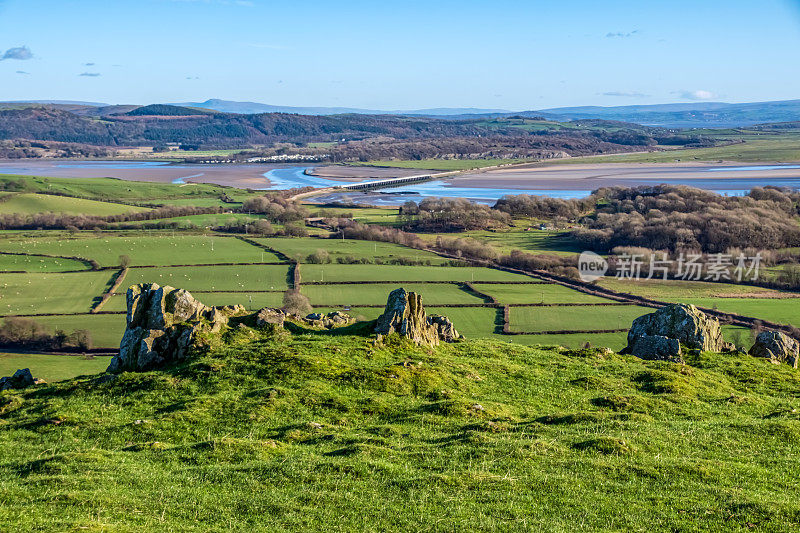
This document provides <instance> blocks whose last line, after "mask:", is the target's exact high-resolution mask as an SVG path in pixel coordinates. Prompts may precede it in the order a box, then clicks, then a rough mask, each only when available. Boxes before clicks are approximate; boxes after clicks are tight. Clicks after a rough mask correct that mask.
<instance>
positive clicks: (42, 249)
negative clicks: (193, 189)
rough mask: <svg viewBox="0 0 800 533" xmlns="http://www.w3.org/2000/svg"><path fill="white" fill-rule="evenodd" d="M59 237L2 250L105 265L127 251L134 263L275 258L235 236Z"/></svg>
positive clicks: (5, 245)
mask: <svg viewBox="0 0 800 533" xmlns="http://www.w3.org/2000/svg"><path fill="white" fill-rule="evenodd" d="M156 235H157V236H147V235H142V236H128V237H117V236H114V235H113V234H108V233H105V234H101V235H100V236H83V235H81V236H77V237H66V238H64V237H59V238H54V239H41V238H20V239H13V240H12V239H6V240H2V241H0V251H6V252H23V253H33V254H37V253H38V254H48V255H61V256H72V257H83V258H86V259H94V260H95V261H97V262H98V263H100V265H102V266H116V265H119V256H120V255H127V256H128V257H130V259H131V265H134V266H136V265H175V264H183V265H192V264H213V263H253V262H274V261H278V260H279V259H278V258H277V257H276V256H275V255H274V254H271V253H270V252H268V251H266V250H263V249H261V248H259V247H257V246H253V245H251V244H248V243H246V242H243V241H241V240H239V239H236V238H234V237H219V236H206V235H181V234H177V235H175V236H173V234H172V233H168V232H162V233H160V234H158V233H157V234H156Z"/></svg>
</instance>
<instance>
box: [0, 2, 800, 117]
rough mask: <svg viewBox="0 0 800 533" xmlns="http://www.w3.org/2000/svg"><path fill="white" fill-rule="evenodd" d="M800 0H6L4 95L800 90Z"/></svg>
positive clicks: (509, 103)
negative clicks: (799, 51)
mask: <svg viewBox="0 0 800 533" xmlns="http://www.w3.org/2000/svg"><path fill="white" fill-rule="evenodd" d="M798 50H800V0H759V1H757V2H756V1H753V0H691V1H686V0H670V1H666V0H664V1H662V0H638V1H615V0H605V1H602V2H599V1H596V0H591V1H584V0H574V1H571V0H560V1H557V0H554V1H551V0H546V1H545V0H527V1H524V0H491V1H473V0H460V1H450V0H423V1H418V0H405V1H394V0H383V1H381V0H373V1H350V0H339V1H321V0H291V1H285V0H284V1H272V0H136V1H128V0H102V1H95V0H0V101H9V100H50V99H55V100H81V101H91V102H103V103H115V104H116V103H128V104H147V103H155V102H186V101H189V102H192V101H194V102H196V101H204V100H206V99H208V98H220V99H225V100H238V101H255V102H263V103H269V104H274V105H289V106H341V107H358V108H366V109H383V110H399V109H421V108H432V107H479V108H492V109H508V110H514V111H521V110H531V109H544V108H550V107H560V106H580V105H602V106H614V105H631V104H652V103H668V102H691V101H725V102H750V101H767V100H788V99H797V98H800V68H798V67H800V54H798Z"/></svg>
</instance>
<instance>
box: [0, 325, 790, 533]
mask: <svg viewBox="0 0 800 533" xmlns="http://www.w3.org/2000/svg"><path fill="white" fill-rule="evenodd" d="M353 333H356V331H355V330H353ZM226 340H227V343H226V344H224V345H221V346H220V347H218V348H215V349H212V350H211V351H210V352H209V353H207V354H206V355H202V356H198V357H195V358H193V359H191V360H189V361H188V362H187V363H186V364H184V365H182V366H180V367H177V368H172V369H169V370H166V371H159V372H149V373H141V374H136V373H126V374H122V375H120V376H119V377H118V378H117V379H116V380H114V381H111V382H106V383H98V381H97V378H98V376H84V377H79V378H76V379H73V380H69V381H64V382H60V383H52V384H47V385H43V386H37V387H35V388H32V389H28V390H25V391H7V392H4V393H0V530H15V531H34V530H35V531H70V530H88V531H231V530H234V531H245V530H247V531H250V530H264V531H277V530H283V529H290V530H303V531H353V530H367V531H386V530H416V531H419V530H424V531H453V530H463V531H475V530H494V531H517V530H531V531H543V530H545V531H598V530H599V531H645V530H646V531H664V530H672V531H690V530H691V531H696V530H700V531H744V530H751V529H755V530H761V531H795V530H797V528H798V527H800V504H798V502H797V497H796V494H797V488H798V480H800V463H799V462H798V461H797V458H796V449H797V446H798V444H800V411H798V410H797V409H798V408H800V398H798V395H799V394H800V374H798V373H797V371H794V370H792V369H791V368H789V367H788V366H785V365H784V366H777V365H772V364H770V363H767V362H765V361H763V360H759V359H755V358H751V357H747V356H731V355H715V354H702V355H700V356H694V357H690V358H689V361H688V363H689V365H687V366H680V365H676V364H671V363H663V362H648V361H642V360H638V359H635V358H632V357H628V356H620V355H602V354H601V353H600V352H599V351H594V350H581V351H568V350H564V349H561V350H558V349H553V350H542V349H536V348H526V347H520V346H513V345H510V344H506V343H496V342H492V341H468V342H462V343H457V344H454V345H445V346H441V347H439V348H436V349H429V348H419V347H414V346H411V345H409V344H407V343H405V342H401V341H399V340H397V339H391V338H390V339H389V340H388V341H387V343H386V344H384V345H382V346H374V345H373V344H372V341H371V340H370V339H369V338H367V337H364V336H349V335H328V334H324V333H311V332H309V333H305V334H295V335H291V334H289V333H287V332H285V331H280V330H279V331H277V332H271V333H270V332H258V331H256V330H253V329H249V328H237V329H235V330H234V332H233V333H230V334H229V335H228V339H226Z"/></svg>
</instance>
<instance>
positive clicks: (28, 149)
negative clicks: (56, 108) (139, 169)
mask: <svg viewBox="0 0 800 533" xmlns="http://www.w3.org/2000/svg"><path fill="white" fill-rule="evenodd" d="M108 154H109V151H108V150H107V149H105V148H101V147H98V146H91V145H88V144H76V143H60V142H47V141H29V140H24V139H11V140H6V141H0V159H26V158H39V157H108Z"/></svg>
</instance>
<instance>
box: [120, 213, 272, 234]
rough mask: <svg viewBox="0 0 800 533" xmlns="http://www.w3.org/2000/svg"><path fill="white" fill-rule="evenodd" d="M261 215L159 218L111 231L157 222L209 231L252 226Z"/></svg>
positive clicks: (181, 227) (236, 214) (128, 223)
mask: <svg viewBox="0 0 800 533" xmlns="http://www.w3.org/2000/svg"><path fill="white" fill-rule="evenodd" d="M263 219H264V217H262V216H259V215H248V214H247V213H211V214H205V215H187V216H183V217H169V218H158V219H153V220H142V221H135V222H121V223H118V224H112V225H111V226H110V229H116V228H123V229H125V230H127V229H128V228H130V227H131V226H140V227H146V226H147V225H149V224H153V223H156V222H166V223H169V224H171V225H172V224H174V225H176V226H177V228H178V229H195V230H198V229H199V230H208V229H210V228H214V227H217V226H226V225H238V224H245V223H246V224H252V223H253V222H255V221H256V220H263ZM282 227H283V226H282V225H281V224H273V225H272V229H273V230H278V229H280V228H282Z"/></svg>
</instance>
